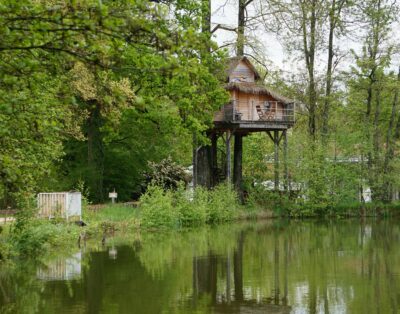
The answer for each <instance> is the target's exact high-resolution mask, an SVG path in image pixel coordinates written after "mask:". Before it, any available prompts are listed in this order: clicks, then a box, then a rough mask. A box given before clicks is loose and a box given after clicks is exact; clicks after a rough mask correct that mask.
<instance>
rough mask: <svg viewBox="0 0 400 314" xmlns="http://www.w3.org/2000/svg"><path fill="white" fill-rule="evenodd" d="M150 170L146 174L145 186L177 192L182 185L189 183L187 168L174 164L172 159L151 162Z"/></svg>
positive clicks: (149, 164)
mask: <svg viewBox="0 0 400 314" xmlns="http://www.w3.org/2000/svg"><path fill="white" fill-rule="evenodd" d="M148 167H149V170H148V171H147V172H146V173H145V174H144V177H145V185H146V186H147V185H157V186H160V187H162V188H163V189H164V190H169V189H173V190H176V189H177V188H178V187H179V186H180V185H181V184H182V183H185V184H186V183H188V182H189V181H190V179H191V178H190V176H189V175H188V173H187V172H186V170H185V168H184V167H182V166H180V165H178V164H177V163H175V162H173V161H172V159H171V157H168V158H166V159H163V160H161V161H160V162H159V163H155V162H149V163H148Z"/></svg>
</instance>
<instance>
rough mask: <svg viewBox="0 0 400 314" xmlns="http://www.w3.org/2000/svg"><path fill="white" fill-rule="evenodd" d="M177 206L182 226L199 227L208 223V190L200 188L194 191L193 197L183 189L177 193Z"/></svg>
mask: <svg viewBox="0 0 400 314" xmlns="http://www.w3.org/2000/svg"><path fill="white" fill-rule="evenodd" d="M175 194H176V195H177V197H175V204H176V206H177V207H178V210H179V214H180V221H181V225H182V226H185V227H188V226H199V225H203V224H205V223H206V221H207V208H208V206H209V192H208V190H206V189H204V188H202V187H198V188H196V189H195V190H194V191H193V194H192V197H190V196H191V195H190V194H189V193H188V191H185V190H184V189H183V188H182V187H181V188H179V189H178V191H177V192H176V193H175Z"/></svg>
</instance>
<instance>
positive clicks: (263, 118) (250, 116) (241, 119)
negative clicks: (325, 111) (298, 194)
mask: <svg viewBox="0 0 400 314" xmlns="http://www.w3.org/2000/svg"><path fill="white" fill-rule="evenodd" d="M225 89H226V90H227V91H229V93H230V98H231V99H230V101H229V103H227V104H225V105H224V106H223V107H222V108H220V110H219V111H217V112H215V114H214V125H213V128H212V129H210V130H208V136H209V138H210V141H211V145H210V146H201V147H199V148H197V149H196V150H195V151H194V155H193V177H194V185H196V184H199V185H204V186H209V187H210V186H213V185H215V184H217V183H218V182H220V181H222V180H223V179H226V180H228V181H231V138H232V136H234V139H235V142H234V154H233V155H234V156H233V157H234V162H233V183H234V185H235V187H236V188H237V190H238V192H239V195H241V181H242V149H243V142H242V141H243V137H244V136H246V135H247V134H249V133H251V132H266V134H267V135H268V137H269V138H270V139H271V140H272V141H273V142H274V147H275V154H274V159H275V166H274V169H275V170H274V176H275V180H274V184H275V189H276V190H278V189H279V144H280V142H281V140H282V139H283V142H284V145H283V155H284V172H285V181H284V185H285V186H286V187H287V186H289V184H288V183H289V182H288V171H287V163H286V156H287V132H286V131H287V130H288V129H289V128H290V127H292V126H293V124H294V121H295V112H294V111H295V110H294V109H295V108H294V102H293V101H292V100H290V99H288V98H286V97H284V96H281V95H279V94H278V93H276V92H274V91H272V90H271V89H269V88H267V87H266V86H265V85H263V83H262V80H261V77H260V75H259V73H258V72H257V70H256V69H255V67H254V66H253V64H252V63H251V62H250V61H249V59H247V58H246V57H244V56H242V57H235V58H231V59H230V60H229V65H228V67H227V71H226V82H225ZM219 138H222V139H223V140H224V142H225V147H226V152H225V154H224V156H223V157H224V158H221V159H223V160H224V161H223V162H221V165H218V150H217V146H218V145H217V142H218V139H219Z"/></svg>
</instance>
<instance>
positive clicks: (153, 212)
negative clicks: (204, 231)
mask: <svg viewBox="0 0 400 314" xmlns="http://www.w3.org/2000/svg"><path fill="white" fill-rule="evenodd" d="M140 203H141V205H140V215H141V225H142V226H143V227H146V228H159V227H168V228H174V227H181V226H184V227H188V226H195V225H196V226H197V225H202V224H205V223H219V222H225V221H230V220H233V219H234V218H236V215H237V214H238V210H237V209H238V198H237V194H236V192H235V191H234V190H232V188H231V187H230V186H228V185H225V184H223V185H219V186H217V187H216V188H215V189H214V190H212V191H208V190H207V189H205V188H202V187H198V188H196V189H195V190H194V192H193V195H192V196H191V195H190V193H189V191H186V190H185V189H184V188H183V187H182V186H180V187H179V188H178V189H177V190H176V191H164V190H163V189H162V188H161V187H159V186H154V185H153V186H150V187H149V189H148V190H147V192H146V193H145V194H144V195H143V196H142V197H141V199H140Z"/></svg>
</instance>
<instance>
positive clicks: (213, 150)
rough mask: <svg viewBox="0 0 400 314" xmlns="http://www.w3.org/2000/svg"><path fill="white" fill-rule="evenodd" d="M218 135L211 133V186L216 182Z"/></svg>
mask: <svg viewBox="0 0 400 314" xmlns="http://www.w3.org/2000/svg"><path fill="white" fill-rule="evenodd" d="M217 143H218V135H217V134H216V133H212V134H211V186H216V185H217V183H218V155H217V154H218V150H217V147H218V146H217Z"/></svg>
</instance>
